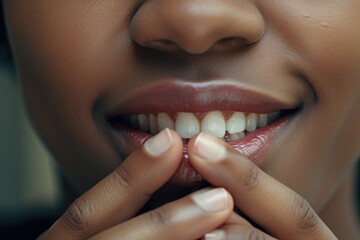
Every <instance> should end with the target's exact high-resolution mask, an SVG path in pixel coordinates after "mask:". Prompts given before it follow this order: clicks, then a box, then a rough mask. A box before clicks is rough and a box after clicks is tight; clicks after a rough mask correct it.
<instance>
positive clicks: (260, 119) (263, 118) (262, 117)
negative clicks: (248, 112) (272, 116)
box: [256, 114, 268, 128]
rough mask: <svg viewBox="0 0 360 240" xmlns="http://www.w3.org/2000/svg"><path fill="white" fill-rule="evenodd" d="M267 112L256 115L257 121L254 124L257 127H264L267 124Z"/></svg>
mask: <svg viewBox="0 0 360 240" xmlns="http://www.w3.org/2000/svg"><path fill="white" fill-rule="evenodd" d="M267 118H268V116H267V114H259V115H258V116H257V122H256V125H257V127H258V128H262V127H265V126H266V125H267Z"/></svg>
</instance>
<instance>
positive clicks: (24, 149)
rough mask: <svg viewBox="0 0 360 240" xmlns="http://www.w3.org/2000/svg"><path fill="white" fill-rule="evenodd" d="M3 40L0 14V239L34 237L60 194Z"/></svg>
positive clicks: (57, 208)
mask: <svg viewBox="0 0 360 240" xmlns="http://www.w3.org/2000/svg"><path fill="white" fill-rule="evenodd" d="M1 5H2V4H1V1H0V6H1ZM1 8H2V7H0V12H2V9H1ZM7 46H8V43H7V39H6V37H5V34H4V22H3V18H2V14H0V239H35V236H37V235H38V234H39V232H41V231H43V229H45V228H47V227H48V225H49V224H51V223H53V220H52V218H54V219H55V218H56V216H58V213H59V212H60V209H61V208H62V206H63V194H62V190H61V189H62V188H61V187H60V186H61V185H60V184H59V183H60V179H59V174H57V172H58V169H57V166H56V164H55V162H54V161H53V159H52V158H51V156H50V155H49V153H48V152H47V151H46V150H45V148H44V147H43V145H42V143H41V142H40V140H39V139H38V137H37V136H36V135H35V133H34V131H33V129H32V128H31V126H30V123H29V121H28V119H27V117H26V114H25V109H24V105H23V100H22V96H21V86H20V85H19V81H17V79H16V74H15V70H14V67H13V65H12V59H11V54H10V52H9V49H8V47H7Z"/></svg>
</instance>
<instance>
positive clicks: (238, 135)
mask: <svg viewBox="0 0 360 240" xmlns="http://www.w3.org/2000/svg"><path fill="white" fill-rule="evenodd" d="M243 137H245V133H244V132H239V133H233V134H229V139H230V140H231V141H236V140H239V139H240V138H243Z"/></svg>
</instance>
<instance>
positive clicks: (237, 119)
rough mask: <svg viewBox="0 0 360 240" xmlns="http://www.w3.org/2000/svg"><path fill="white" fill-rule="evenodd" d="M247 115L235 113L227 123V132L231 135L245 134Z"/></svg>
mask: <svg viewBox="0 0 360 240" xmlns="http://www.w3.org/2000/svg"><path fill="white" fill-rule="evenodd" d="M245 120H246V118H245V114H244V113H242V112H236V113H234V114H233V115H232V116H231V117H230V118H229V119H228V120H227V121H226V130H227V131H228V132H229V133H230V134H233V133H238V132H243V131H244V130H245Z"/></svg>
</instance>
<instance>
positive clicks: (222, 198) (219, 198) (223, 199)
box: [193, 188, 229, 212]
mask: <svg viewBox="0 0 360 240" xmlns="http://www.w3.org/2000/svg"><path fill="white" fill-rule="evenodd" d="M228 198H229V196H228V194H227V193H226V191H225V189H224V188H215V189H211V190H209V191H205V192H198V193H195V194H194V195H193V199H194V201H195V203H196V204H197V205H198V206H199V207H201V208H202V209H203V210H205V211H206V212H219V211H222V210H224V209H225V208H226V207H227V203H228Z"/></svg>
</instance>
